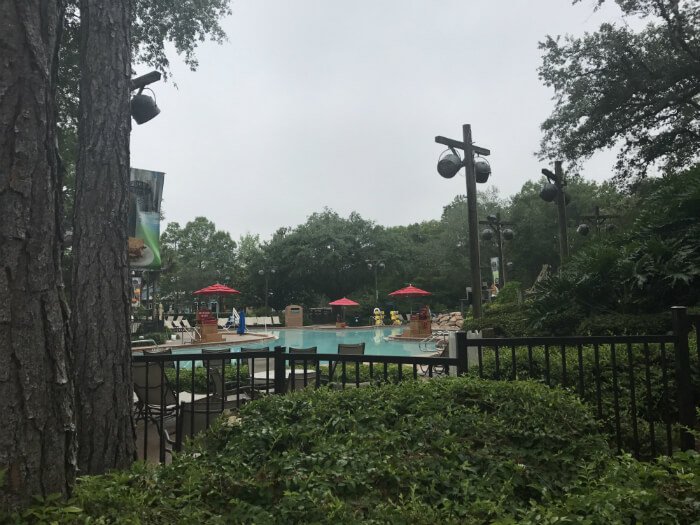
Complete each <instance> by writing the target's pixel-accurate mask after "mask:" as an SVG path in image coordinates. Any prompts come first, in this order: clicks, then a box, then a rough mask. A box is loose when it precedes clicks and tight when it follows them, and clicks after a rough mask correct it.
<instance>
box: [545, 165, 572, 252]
mask: <svg viewBox="0 0 700 525" xmlns="http://www.w3.org/2000/svg"><path fill="white" fill-rule="evenodd" d="M542 174H543V175H544V176H545V177H547V180H548V181H549V182H548V183H546V184H545V185H544V187H543V188H542V190H541V191H540V198H541V199H542V200H543V201H545V202H552V201H553V200H555V199H556V201H557V211H558V213H559V259H560V260H561V264H562V265H563V264H564V261H566V259H567V258H568V257H569V240H568V238H567V233H566V205H567V204H568V202H567V199H568V195H567V194H566V192H565V191H564V186H566V179H565V178H564V170H563V169H562V167H561V161H560V160H557V161H556V162H555V163H554V173H552V172H551V171H550V170H548V169H547V168H543V169H542Z"/></svg>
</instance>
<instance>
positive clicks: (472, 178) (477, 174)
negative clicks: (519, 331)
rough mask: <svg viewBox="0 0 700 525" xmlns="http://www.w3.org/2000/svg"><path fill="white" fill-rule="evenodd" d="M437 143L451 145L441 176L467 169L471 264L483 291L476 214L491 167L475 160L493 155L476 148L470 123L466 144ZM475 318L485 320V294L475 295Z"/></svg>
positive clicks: (442, 162) (464, 136) (465, 128)
mask: <svg viewBox="0 0 700 525" xmlns="http://www.w3.org/2000/svg"><path fill="white" fill-rule="evenodd" d="M435 142H437V143H438V144H442V145H444V146H447V147H448V148H449V149H450V151H451V152H452V153H451V154H448V155H445V156H444V157H442V158H441V159H440V160H439V162H438V166H437V169H438V173H439V174H440V175H441V176H442V177H445V178H446V179H451V178H452V177H454V176H455V175H456V174H457V172H458V171H459V170H460V168H461V167H462V166H464V169H465V172H466V177H467V217H468V225H469V230H468V232H469V237H468V238H469V265H470V268H471V281H472V287H473V288H474V290H475V291H480V290H481V285H482V283H481V268H480V265H481V261H480V255H479V234H478V232H477V230H478V228H479V225H478V220H479V219H478V217H477V214H476V183H477V182H479V183H484V182H486V181H487V180H488V178H489V176H490V175H491V166H489V163H488V162H487V161H486V159H483V158H479V159H478V160H476V162H475V161H474V155H480V156H482V157H485V156H487V155H490V154H491V152H490V151H489V150H487V149H486V148H481V147H479V146H475V145H474V144H473V143H472V128H471V126H470V125H469V124H464V125H463V126H462V142H460V141H458V140H454V139H448V138H446V137H435ZM457 149H461V150H462V151H463V152H464V161H462V159H460V157H459V155H458V154H457V151H456V150H457ZM472 297H473V298H474V300H473V307H474V317H475V318H480V317H481V300H482V299H481V293H478V292H477V293H474V294H472Z"/></svg>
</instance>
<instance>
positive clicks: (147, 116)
mask: <svg viewBox="0 0 700 525" xmlns="http://www.w3.org/2000/svg"><path fill="white" fill-rule="evenodd" d="M159 113H160V108H159V107H158V106H157V105H156V101H155V99H152V98H151V97H149V96H148V95H144V94H143V93H139V94H138V95H134V96H133V97H131V116H132V117H134V120H135V121H136V123H137V124H143V123H145V122H148V121H149V120H151V119H152V118H154V117H155V116H156V115H158V114H159Z"/></svg>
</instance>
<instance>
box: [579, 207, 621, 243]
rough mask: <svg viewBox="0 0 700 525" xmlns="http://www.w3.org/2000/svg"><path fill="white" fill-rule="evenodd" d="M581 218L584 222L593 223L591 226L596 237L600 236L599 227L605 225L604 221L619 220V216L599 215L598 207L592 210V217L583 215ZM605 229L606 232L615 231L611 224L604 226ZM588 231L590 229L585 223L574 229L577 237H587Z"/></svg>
mask: <svg viewBox="0 0 700 525" xmlns="http://www.w3.org/2000/svg"><path fill="white" fill-rule="evenodd" d="M581 218H582V219H583V220H584V221H589V222H592V223H593V226H594V228H595V232H596V235H599V234H600V227H601V226H602V225H603V224H605V221H607V220H608V219H619V218H620V216H619V215H607V214H602V213H600V207H599V206H596V207H595V209H594V210H593V215H583V216H581ZM605 229H606V230H607V231H612V230H614V229H615V225H614V224H613V223H608V224H605ZM589 231H590V228H589V227H588V224H586V223H585V222H584V223H582V224H579V225H578V228H576V233H578V234H579V235H583V236H584V237H585V236H586V235H588V233H589Z"/></svg>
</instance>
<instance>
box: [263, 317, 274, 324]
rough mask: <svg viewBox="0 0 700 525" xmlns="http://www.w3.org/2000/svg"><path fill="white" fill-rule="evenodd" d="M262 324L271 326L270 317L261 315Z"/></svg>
mask: <svg viewBox="0 0 700 525" xmlns="http://www.w3.org/2000/svg"><path fill="white" fill-rule="evenodd" d="M263 324H265V325H267V326H272V317H263Z"/></svg>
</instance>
